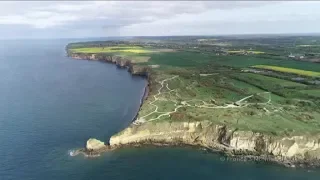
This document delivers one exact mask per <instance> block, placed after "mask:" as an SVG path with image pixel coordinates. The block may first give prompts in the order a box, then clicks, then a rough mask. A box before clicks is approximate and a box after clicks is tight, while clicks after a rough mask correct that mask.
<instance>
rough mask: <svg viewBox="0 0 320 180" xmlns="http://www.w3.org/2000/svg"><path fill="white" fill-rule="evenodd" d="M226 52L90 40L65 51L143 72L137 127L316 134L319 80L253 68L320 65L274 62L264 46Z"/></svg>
mask: <svg viewBox="0 0 320 180" xmlns="http://www.w3.org/2000/svg"><path fill="white" fill-rule="evenodd" d="M201 42H202V41H201ZM270 46H271V45H270ZM228 47H229V50H228V49H226V47H225V46H223V47H220V46H212V45H210V46H203V45H201V44H199V43H194V44H191V43H189V44H188V43H177V44H175V43H168V42H162V43H145V42H144V43H140V42H89V43H75V44H71V45H68V46H67V49H68V51H69V53H76V54H86V55H92V54H99V55H106V56H107V55H112V56H121V57H125V58H127V59H130V60H131V63H133V64H136V65H143V66H149V68H150V69H151V74H150V78H149V87H150V92H149V97H148V99H147V100H146V101H145V103H144V104H143V105H142V107H141V110H140V112H139V116H138V118H137V120H136V121H135V122H134V123H135V124H143V123H146V122H160V121H171V122H185V121H189V122H191V121H210V122H212V123H214V124H226V125H228V126H231V127H234V128H237V129H240V130H250V131H254V132H263V133H267V134H273V135H293V134H317V133H320V108H319V106H320V98H319V97H320V96H319V94H320V86H319V84H320V83H319V84H318V82H320V79H319V78H318V77H315V76H304V75H303V74H294V73H291V72H290V73H288V72H285V71H281V72H280V71H276V70H272V69H262V68H256V67H255V66H257V67H262V66H261V65H265V66H266V65H269V66H272V67H281V68H290V70H296V72H301V70H305V71H308V72H313V73H314V74H317V73H319V71H320V64H319V63H312V62H307V61H297V60H292V59H285V57H283V56H282V55H281V56H280V55H279V56H276V58H275V57H274V55H270V53H271V52H270V51H271V50H270V48H268V47H267V49H262V48H259V49H258V50H256V51H257V52H259V53H250V52H256V51H255V50H254V49H252V50H248V51H243V50H242V49H243V48H247V49H249V48H248V47H247V45H246V46H243V47H239V46H236V47H232V46H228ZM271 49H272V48H271ZM228 51H230V52H231V53H230V52H228ZM263 52H266V53H263ZM274 53H277V52H276V51H275V52H274ZM279 57H280V58H279ZM259 65H260V66H259Z"/></svg>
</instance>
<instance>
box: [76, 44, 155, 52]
mask: <svg viewBox="0 0 320 180" xmlns="http://www.w3.org/2000/svg"><path fill="white" fill-rule="evenodd" d="M71 51H72V52H75V53H122V52H124V53H135V54H140V53H152V52H154V51H152V50H149V49H145V48H142V47H140V46H112V47H88V48H74V49H71Z"/></svg>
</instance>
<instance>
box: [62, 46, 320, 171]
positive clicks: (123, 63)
mask: <svg viewBox="0 0 320 180" xmlns="http://www.w3.org/2000/svg"><path fill="white" fill-rule="evenodd" d="M68 56H69V57H72V58H74V59H86V60H98V61H102V62H108V63H113V64H116V65H117V66H118V67H120V68H128V71H129V72H131V74H132V75H139V76H144V77H146V78H147V80H148V82H150V74H151V69H150V68H149V67H147V66H140V65H135V64H133V63H132V62H131V61H130V59H126V58H122V57H119V56H110V55H98V54H83V53H70V52H68ZM148 85H149V83H148ZM148 85H147V86H146V89H145V93H144V95H143V98H142V100H141V105H142V103H143V99H145V98H147V96H148V91H149V88H148ZM137 116H138V114H137V115H136V116H135V117H134V119H133V121H134V120H135V119H136V118H137ZM144 144H154V145H192V146H201V147H204V148H208V149H211V150H219V151H221V152H224V153H226V154H228V155H231V156H242V157H252V156H253V157H260V158H262V159H261V160H264V161H273V162H277V163H281V164H284V165H287V166H291V167H292V166H297V165H299V166H319V165H320V161H319V159H320V137H319V136H313V137H309V136H292V137H279V136H273V135H266V134H262V133H258V132H251V131H240V130H237V129H235V128H232V127H228V126H227V125H224V124H213V123H212V122H210V121H196V122H183V121H181V122H169V121H159V122H146V123H142V124H136V123H132V124H131V125H130V126H129V127H128V128H126V129H124V130H122V131H121V132H119V133H118V134H115V135H113V136H112V137H111V138H110V140H109V142H107V143H105V147H103V148H101V147H100V146H99V147H100V148H98V149H94V150H92V148H91V149H90V151H88V150H89V148H88V147H87V148H85V149H83V150H81V151H83V152H84V153H88V152H89V153H90V154H91V153H93V154H97V153H101V152H103V151H108V150H110V149H115V148H119V147H122V146H131V145H144ZM89 146H90V145H89ZM266 157H267V159H266Z"/></svg>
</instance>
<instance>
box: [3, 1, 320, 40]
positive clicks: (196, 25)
mask: <svg viewBox="0 0 320 180" xmlns="http://www.w3.org/2000/svg"><path fill="white" fill-rule="evenodd" d="M319 7H320V2H316V1H308V2H298V1H273V2H270V1H247V2H246V1H139V2H134V1H69V2H68V1H56V2H55V1H44V2H43V1H42V2H41V1H34V2H32V1H21V2H19V1H8V2H6V1H0V39H18V38H87V37H110V36H169V35H227V34H279V33H281V34H283V33H320V23H319V22H320V11H319Z"/></svg>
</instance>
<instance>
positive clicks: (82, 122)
mask: <svg viewBox="0 0 320 180" xmlns="http://www.w3.org/2000/svg"><path fill="white" fill-rule="evenodd" d="M71 41H77V40H7V41H0V43H1V46H0V102H1V103H0V180H42V179H45V180H57V179H59V180H106V179H112V180H127V179H128V180H129V179H131V180H142V179H152V180H153V179H175V180H176V179H225V180H229V179H237V180H255V179H259V180H267V179H268V180H269V179H272V180H292V179H297V180H298V179H299V180H300V179H303V180H309V179H310V180H318V179H320V171H319V170H315V169H311V170H310V169H291V168H284V167H282V166H277V165H271V164H265V163H255V162H232V161H227V160H226V159H224V158H223V157H221V156H219V155H218V154H212V153H205V152H204V151H201V150H199V149H194V148H181V147H163V148H155V147H145V148H126V149H119V150H116V151H114V152H108V153H105V154H103V155H102V156H101V157H99V158H94V159H87V158H84V157H83V156H76V157H71V156H69V151H70V150H72V149H76V148H79V147H83V146H84V144H85V141H86V140H87V139H88V138H90V137H96V138H98V139H101V140H105V141H107V140H108V138H109V137H110V136H111V135H112V134H114V133H116V132H118V131H119V130H121V129H123V128H124V127H126V126H128V125H129V124H130V121H131V119H132V118H133V117H134V115H135V113H136V111H137V110H138V107H139V101H140V98H141V96H142V94H143V88H144V86H145V83H146V81H145V80H144V79H143V78H140V77H132V76H131V75H130V74H129V73H128V72H127V71H126V70H121V69H117V68H116V67H115V66H114V65H111V64H106V63H100V62H93V61H85V60H72V59H70V58H68V57H66V56H65V50H64V48H65V45H66V44H67V43H68V42H71ZM78 41H81V40H78Z"/></svg>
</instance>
